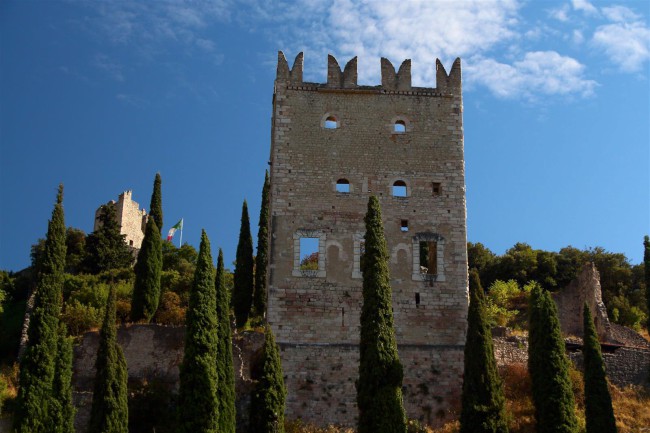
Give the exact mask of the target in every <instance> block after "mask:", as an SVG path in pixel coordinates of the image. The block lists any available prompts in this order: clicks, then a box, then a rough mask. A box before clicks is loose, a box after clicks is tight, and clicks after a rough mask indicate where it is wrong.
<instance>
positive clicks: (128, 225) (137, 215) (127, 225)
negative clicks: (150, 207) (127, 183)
mask: <svg viewBox="0 0 650 433" xmlns="http://www.w3.org/2000/svg"><path fill="white" fill-rule="evenodd" d="M131 197H132V191H124V192H123V193H122V194H120V195H119V197H118V200H117V202H115V201H114V200H111V201H110V202H108V203H107V205H112V206H115V214H116V216H117V223H118V224H119V225H120V233H121V234H123V235H126V238H125V239H124V240H125V241H126V243H127V245H129V246H131V247H133V248H135V249H140V247H141V246H142V240H143V239H144V230H145V227H146V224H147V211H146V210H144V209H140V205H139V204H138V203H137V202H135V201H133V200H132V198H131ZM100 214H101V207H99V208H98V209H97V211H95V226H94V228H93V230H97V229H98V228H99V224H101V222H100V221H99V216H100Z"/></svg>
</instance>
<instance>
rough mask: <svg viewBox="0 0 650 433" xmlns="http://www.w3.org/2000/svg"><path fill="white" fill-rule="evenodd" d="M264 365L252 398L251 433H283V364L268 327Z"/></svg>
mask: <svg viewBox="0 0 650 433" xmlns="http://www.w3.org/2000/svg"><path fill="white" fill-rule="evenodd" d="M262 350H263V354H262V361H261V363H262V365H261V371H260V373H259V377H257V385H256V387H255V391H254V392H253V395H252V398H251V418H250V419H251V424H250V432H251V433H284V409H285V400H286V397H287V390H286V388H285V387H284V379H283V378H282V362H281V361H280V354H279V350H278V346H277V345H276V344H275V338H274V337H273V331H271V327H270V326H269V325H266V328H265V329H264V347H263V349H262Z"/></svg>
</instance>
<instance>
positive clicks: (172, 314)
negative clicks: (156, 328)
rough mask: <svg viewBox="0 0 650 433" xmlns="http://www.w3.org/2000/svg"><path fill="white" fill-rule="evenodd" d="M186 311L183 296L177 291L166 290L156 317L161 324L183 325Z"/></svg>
mask: <svg viewBox="0 0 650 433" xmlns="http://www.w3.org/2000/svg"><path fill="white" fill-rule="evenodd" d="M185 312H186V308H185V307H184V306H183V305H182V304H181V297H180V296H178V294H177V293H175V292H165V293H163V296H162V300H161V301H160V307H159V308H158V311H157V312H156V315H155V316H154V318H155V321H156V323H159V324H161V325H172V326H181V325H184V324H185Z"/></svg>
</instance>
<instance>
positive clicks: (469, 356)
mask: <svg viewBox="0 0 650 433" xmlns="http://www.w3.org/2000/svg"><path fill="white" fill-rule="evenodd" d="M515 284H516V283H515ZM518 289H519V288H518V287H517V290H518ZM469 294H470V303H469V311H468V314H467V325H468V327H467V341H466V343H465V370H464V374H463V394H462V411H461V414H460V433H482V432H485V433H507V432H508V425H507V419H506V412H505V396H504V394H503V385H502V383H501V378H500V377H499V373H498V370H497V364H496V360H495V359H494V347H493V344H492V333H491V331H490V326H489V324H488V322H487V316H486V312H485V297H484V294H483V288H482V287H481V282H480V280H479V276H478V272H477V271H476V270H475V269H473V270H472V271H471V272H470V274H469Z"/></svg>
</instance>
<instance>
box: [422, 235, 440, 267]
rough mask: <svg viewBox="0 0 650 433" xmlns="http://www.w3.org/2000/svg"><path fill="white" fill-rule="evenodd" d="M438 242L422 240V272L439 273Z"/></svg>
mask: <svg viewBox="0 0 650 433" xmlns="http://www.w3.org/2000/svg"><path fill="white" fill-rule="evenodd" d="M437 252H438V243H437V242H435V241H420V272H421V273H423V274H428V275H437V274H438V257H437V256H438V254H437Z"/></svg>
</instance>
